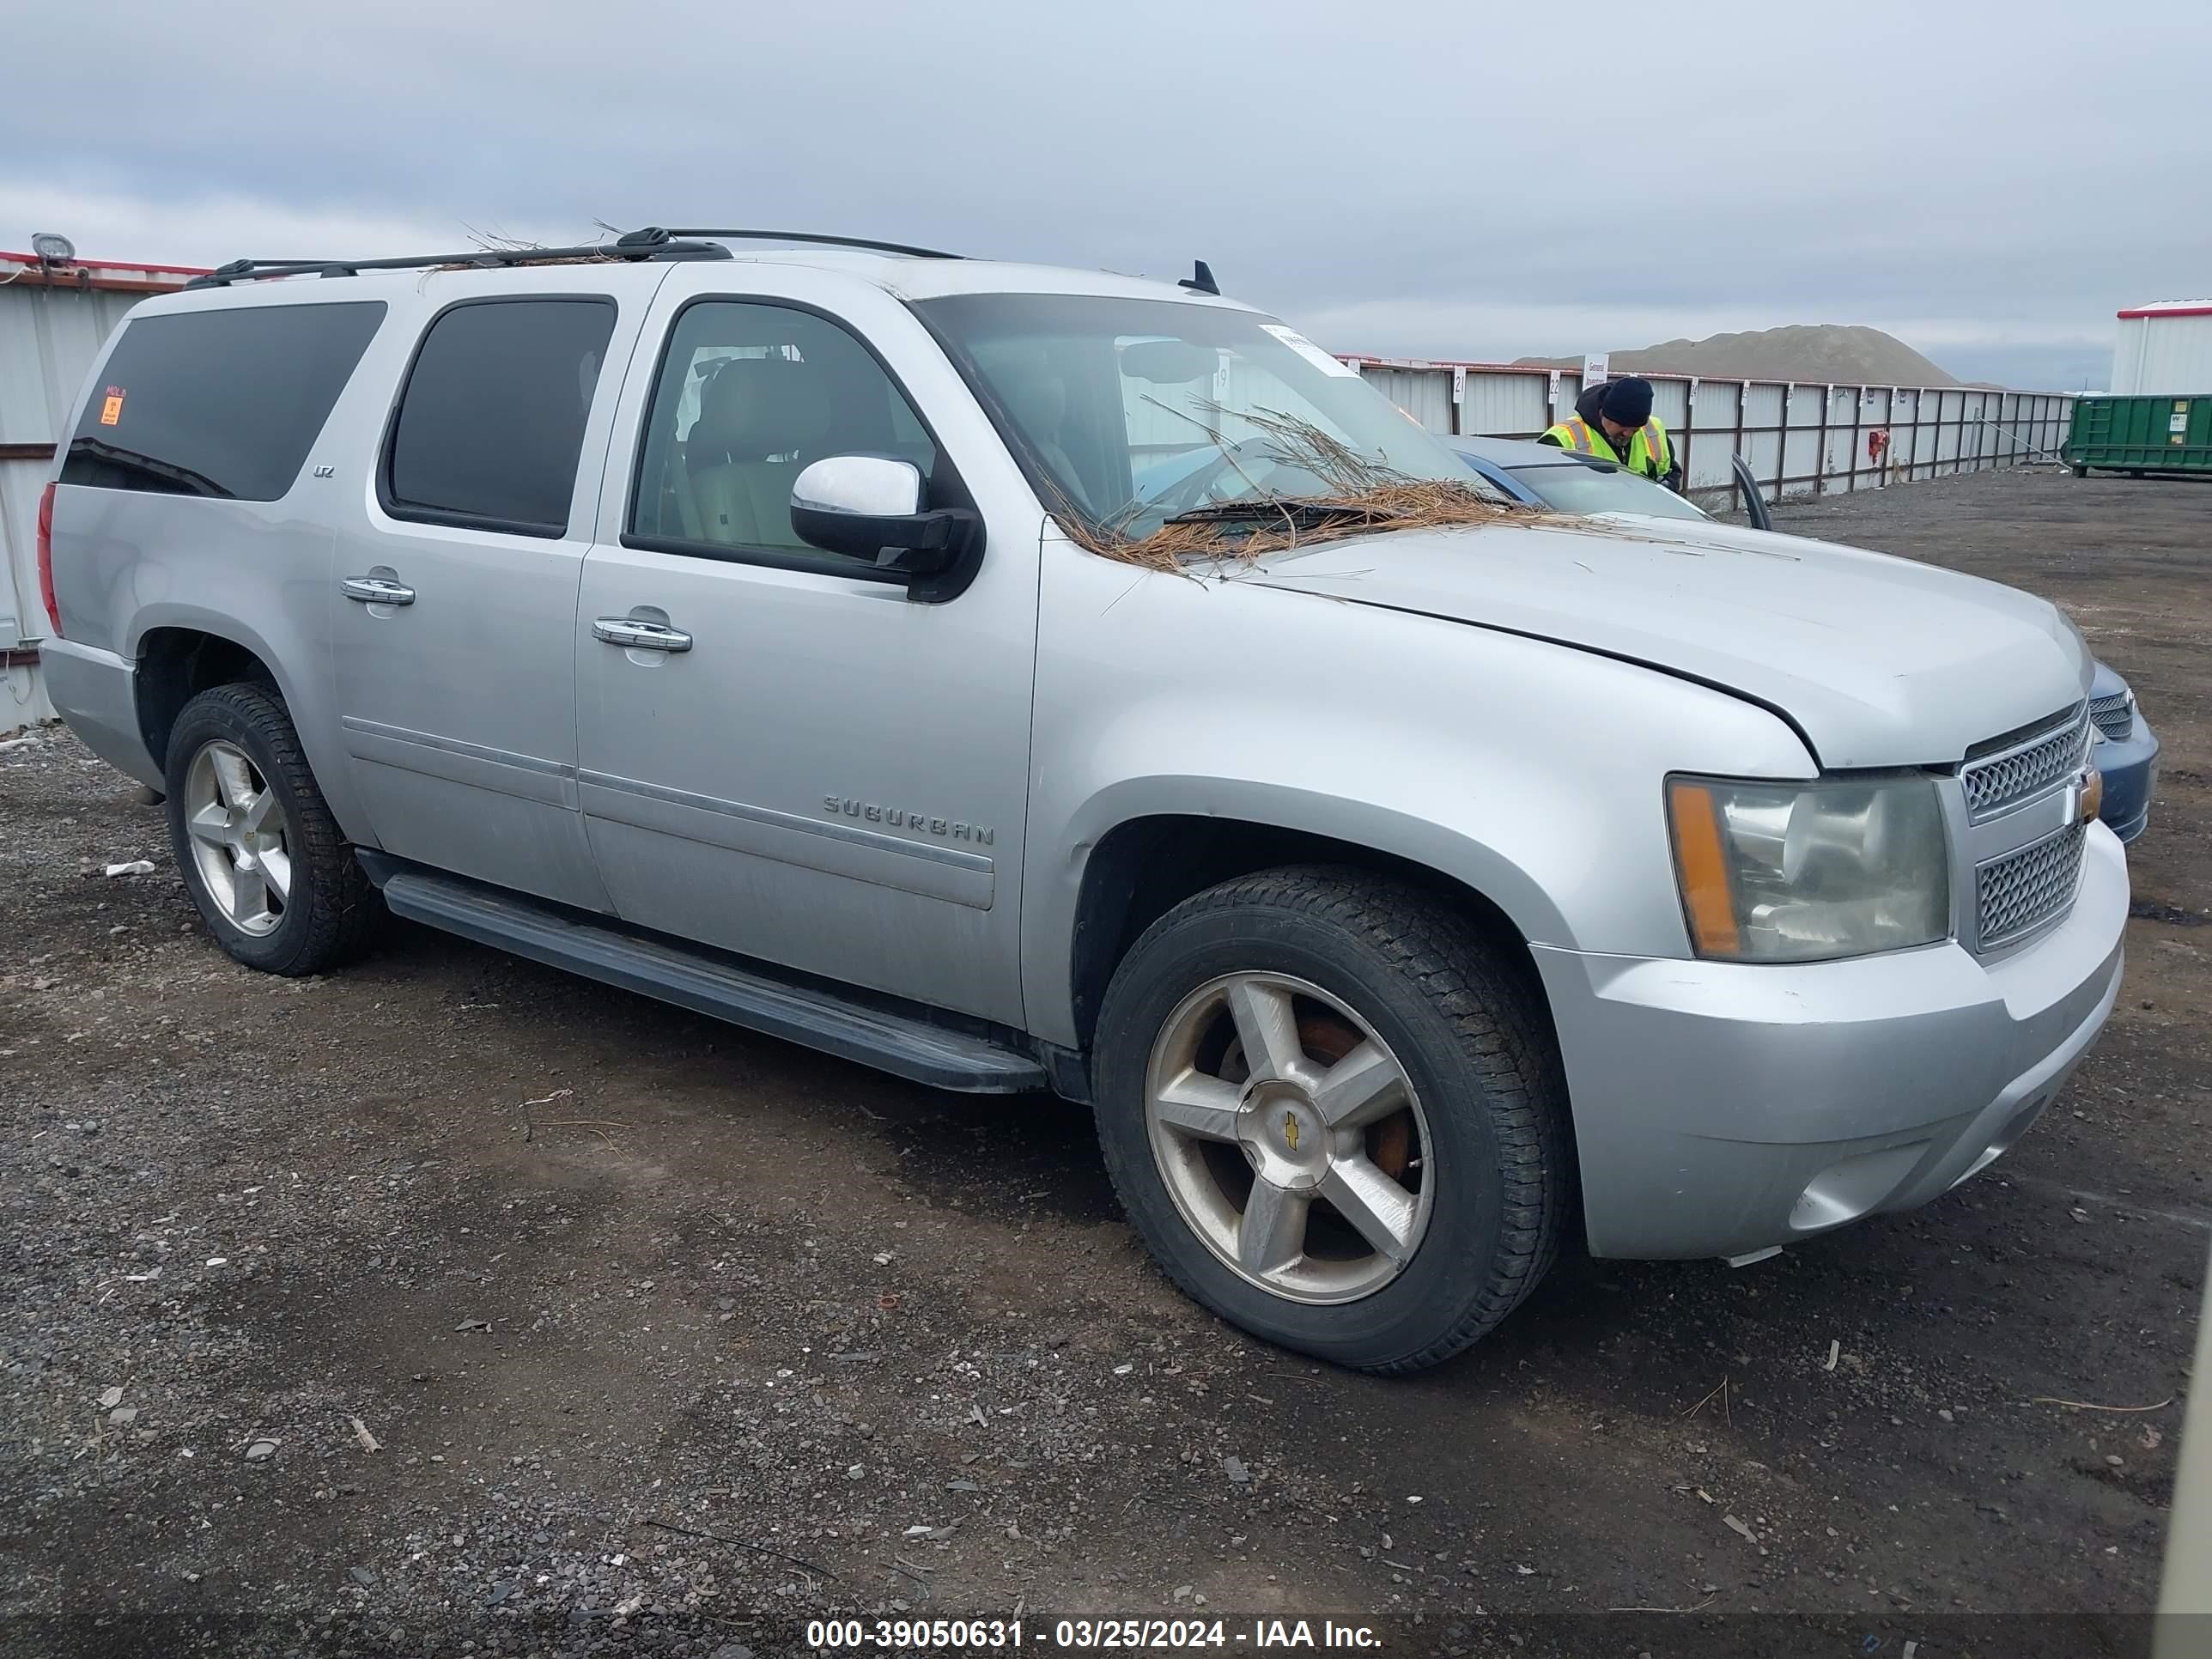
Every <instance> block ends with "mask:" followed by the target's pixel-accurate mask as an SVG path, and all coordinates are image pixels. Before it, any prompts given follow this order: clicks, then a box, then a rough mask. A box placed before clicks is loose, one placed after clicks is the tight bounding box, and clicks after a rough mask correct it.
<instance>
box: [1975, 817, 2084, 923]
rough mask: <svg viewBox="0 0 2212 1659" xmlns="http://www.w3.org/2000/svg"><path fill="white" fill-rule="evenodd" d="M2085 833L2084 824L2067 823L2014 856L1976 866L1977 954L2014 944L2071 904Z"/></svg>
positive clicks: (2011, 854) (2079, 873)
mask: <svg viewBox="0 0 2212 1659" xmlns="http://www.w3.org/2000/svg"><path fill="white" fill-rule="evenodd" d="M2088 833H2089V826H2088V825H2087V824H2086V823H2069V824H2068V825H2067V826H2066V827H2065V828H2064V829H2061V830H2059V831H2058V832H2057V834H2055V835H2049V836H2045V837H2044V838H2043V839H2042V840H2041V841H2035V842H2029V843H2028V844H2027V846H2025V847H2023V848H2021V849H2020V850H2019V851H2018V852H2015V853H2008V854H2005V855H2004V856H2003V857H2002V858H1997V859H1991V860H1990V861H1989V862H1988V863H1987V864H1984V865H1978V866H1976V867H1975V870H1974V903H1975V908H1976V912H1977V914H1978V917H1979V921H1980V926H1979V928H1978V933H1979V935H1980V943H1981V947H1982V949H1984V951H1986V950H1990V949H1991V948H1992V947H1994V946H1996V945H2002V944H2004V943H2006V942H2007V941H2008V940H2010V939H2018V938H2019V937H2020V936H2021V934H2022V933H2027V932H2029V931H2030V930H2032V929H2033V928H2034V927H2037V926H2038V925H2039V924H2040V923H2043V922H2045V921H2050V920H2051V918H2052V917H2053V916H2056V915H2061V914H2063V912H2064V911H2065V909H2066V908H2067V907H2068V906H2069V905H2070V904H2071V903H2073V902H2074V888H2075V883H2076V882H2078V881H2079V880H2080V879H2081V846H2082V842H2083V841H2084V840H2085V839H2086V838H2087V836H2088Z"/></svg>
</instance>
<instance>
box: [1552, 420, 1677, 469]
mask: <svg viewBox="0 0 2212 1659" xmlns="http://www.w3.org/2000/svg"><path fill="white" fill-rule="evenodd" d="M1545 436H1546V437H1547V438H1549V439H1551V440H1552V441H1553V442H1554V443H1556V444H1558V445H1559V447H1560V448H1562V449H1566V450H1571V451H1573V452H1574V453H1576V454H1577V455H1589V456H1591V457H1593V458H1594V459H1597V460H1601V461H1611V462H1612V463H1613V465H1615V466H1625V467H1626V468H1627V469H1628V470H1629V471H1631V472H1641V473H1642V474H1643V475H1644V477H1647V478H1651V479H1655V480H1657V479H1663V478H1664V477H1666V476H1667V475H1668V473H1669V472H1672V471H1674V451H1673V449H1672V448H1671V447H1669V446H1668V442H1667V428H1665V427H1663V426H1662V425H1661V424H1660V423H1659V417H1658V416H1656V415H1655V416H1652V417H1651V418H1650V420H1648V421H1646V422H1644V424H1643V425H1642V426H1640V427H1638V428H1637V429H1636V431H1635V433H1634V434H1633V435H1632V436H1631V437H1630V438H1629V441H1628V457H1627V459H1626V460H1624V459H1621V457H1620V454H1619V453H1617V452H1615V450H1614V449H1613V443H1612V441H1611V440H1610V439H1608V438H1607V436H1606V435H1605V430H1604V428H1601V427H1595V426H1592V425H1590V423H1589V422H1587V421H1585V420H1583V417H1582V416H1579V415H1570V416H1567V418H1566V419H1565V420H1564V421H1561V422H1559V424H1558V425H1557V426H1555V427H1553V428H1552V429H1551V430H1550V431H1549V432H1547V433H1546V434H1545Z"/></svg>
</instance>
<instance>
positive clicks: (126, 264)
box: [0, 249, 215, 276]
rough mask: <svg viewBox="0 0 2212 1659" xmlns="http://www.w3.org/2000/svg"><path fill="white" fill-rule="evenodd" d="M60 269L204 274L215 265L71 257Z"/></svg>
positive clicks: (17, 256)
mask: <svg viewBox="0 0 2212 1659" xmlns="http://www.w3.org/2000/svg"><path fill="white" fill-rule="evenodd" d="M0 259H13V260H14V261H15V263H16V264H19V265H35V264H39V263H40V260H39V256H38V255H37V254H35V253H9V252H7V251H6V250H5V249H0ZM55 269H56V270H155V271H160V272H161V273H162V274H163V275H165V276H206V275H207V274H208V272H210V270H214V269H215V267H214V266H213V265H149V264H143V263H142V262H140V261H138V260H136V259H70V260H68V261H65V262H64V263H63V264H59V265H57V266H56V267H55Z"/></svg>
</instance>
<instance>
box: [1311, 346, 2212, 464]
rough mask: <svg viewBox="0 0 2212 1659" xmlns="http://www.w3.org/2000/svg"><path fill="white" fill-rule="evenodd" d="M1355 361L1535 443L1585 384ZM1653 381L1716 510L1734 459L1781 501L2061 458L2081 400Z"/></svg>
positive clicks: (1381, 382)
mask: <svg viewBox="0 0 2212 1659" xmlns="http://www.w3.org/2000/svg"><path fill="white" fill-rule="evenodd" d="M2204 320H2205V321H2206V322H2207V323H2212V317H2208V318H2206V319H2204ZM1345 361H1346V362H1349V363H1353V364H1356V365H1358V368H1359V371H1360V373H1361V374H1362V375H1364V377H1365V378H1366V379H1367V380H1368V381H1369V382H1370V384H1372V385H1373V386H1376V388H1377V389H1379V390H1380V391H1381V392H1383V395H1384V396H1386V397H1388V398H1389V399H1390V401H1391V402H1393V403H1395V404H1397V405H1398V407H1399V408H1401V409H1402V410H1405V411H1406V412H1407V414H1409V415H1411V416H1413V417H1414V418H1415V419H1416V420H1418V421H1419V422H1421V424H1422V425H1424V426H1425V427H1427V428H1429V429H1430V430H1431V432H1439V433H1444V434H1454V433H1458V434H1465V435H1473V436H1479V437H1486V438H1533V437H1534V436H1536V435H1538V434H1539V433H1541V432H1542V431H1543V430H1544V429H1545V428H1547V427H1548V426H1550V425H1551V424H1552V423H1553V422H1554V421H1556V420H1558V419H1559V418H1560V417H1561V416H1565V415H1566V414H1568V413H1570V412H1571V411H1572V410H1573V408H1574V404H1575V398H1577V395H1579V394H1580V392H1581V391H1582V378H1581V376H1580V375H1578V374H1571V373H1568V372H1565V371H1564V370H1553V369H1545V368H1512V367H1507V366H1504V365H1499V364H1491V363H1438V362H1421V361H1418V360H1408V359H1402V358H1380V357H1346V359H1345ZM1644 378H1645V379H1646V380H1650V382H1651V390H1652V393H1653V397H1652V412H1653V413H1654V414H1656V416H1658V417H1659V418H1660V419H1661V420H1662V421H1663V422H1666V425H1667V429H1668V433H1669V434H1671V435H1672V436H1673V438H1674V453H1675V454H1676V456H1677V457H1678V458H1679V459H1680V460H1681V462H1682V465H1683V477H1684V481H1685V483H1686V486H1687V488H1688V489H1689V490H1690V492H1691V494H1692V495H1696V496H1699V497H1700V498H1701V499H1704V500H1705V501H1706V504H1707V505H1709V506H1711V505H1725V504H1726V503H1725V502H1724V501H1721V499H1720V498H1721V497H1722V496H1723V495H1727V494H1729V493H1730V492H1731V491H1732V489H1733V476H1734V475H1733V471H1732V469H1731V467H1730V465H1729V458H1730V457H1731V456H1734V455H1741V456H1742V457H1743V458H1744V459H1745V460H1746V461H1747V463H1749V465H1750V466H1751V470H1752V473H1753V477H1756V478H1758V480H1759V483H1760V484H1761V485H1762V486H1763V488H1764V489H1765V494H1766V495H1767V496H1768V498H1769V499H1770V500H1779V499H1781V498H1782V497H1783V496H1785V495H1822V494H1826V492H1828V491H1830V490H1836V489H1845V490H1849V489H1875V488H1879V487H1880V486H1881V485H1883V484H1887V483H1904V482H1905V481H1906V480H1908V479H1912V478H1934V477H1947V476H1948V475H1949V474H1952V473H1954V472H1978V471H1985V470H1987V469H1990V468H1993V467H2002V466H2017V465H2020V464H2021V463H2022V462H2024V461H2034V460H2037V459H2056V452H2057V448H2058V445H2059V441H2060V440H2062V439H2063V438H2064V437H2065V435H2066V428H2067V424H2068V422H2069V421H2070V420H2071V419H2072V416H2073V410H2074V400H2073V399H2072V398H2069V397H2066V396H2063V395H2061V394H2058V393H2055V392H1983V391H1978V390H1975V389H1973V388H1971V387H1965V386H1830V385H1827V384H1826V383H1825V382H1821V381H1804V380H1800V381H1796V382H1789V383H1785V382H1783V381H1779V380H1699V379H1692V378H1691V377H1689V376H1687V375H1679V374H1649V375H1646V376H1645V377H1644ZM2208 386H2212V381H2208Z"/></svg>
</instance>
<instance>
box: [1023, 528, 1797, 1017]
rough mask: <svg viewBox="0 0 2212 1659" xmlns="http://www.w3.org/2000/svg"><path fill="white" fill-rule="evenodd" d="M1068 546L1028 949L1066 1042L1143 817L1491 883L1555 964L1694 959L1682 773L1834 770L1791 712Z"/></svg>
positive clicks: (1046, 581)
mask: <svg viewBox="0 0 2212 1659" xmlns="http://www.w3.org/2000/svg"><path fill="white" fill-rule="evenodd" d="M1045 553H1046V557H1045V567H1046V568H1045V572H1044V577H1043V592H1042V602H1043V616H1042V628H1041V629H1040V646H1039V653H1038V667H1037V698H1036V740H1035V742H1034V744H1033V745H1032V761H1031V773H1030V817H1029V842H1028V850H1027V860H1026V866H1025V872H1024V897H1023V921H1022V939H1023V974H1024V1001H1025V1006H1026V1008H1027V1010H1028V1016H1029V1023H1030V1029H1031V1030H1033V1031H1035V1032H1036V1034H1037V1035H1038V1036H1043V1037H1046V1038H1048V1039H1049V1040H1051V1041H1054V1042H1061V1043H1066V1044H1069V1045H1073V1043H1074V1042H1075V1041H1076V1036H1077V1032H1078V1030H1079V1021H1078V1019H1077V1018H1076V1014H1075V1010H1074V1006H1073V1001H1074V998H1073V962H1074V956H1075V949H1074V927H1075V923H1076V920H1077V916H1078V914H1079V908H1080V903H1081V898H1082V890H1083V882H1084V874H1085V869H1086V868H1087V867H1088V865H1089V861H1090V860H1091V856H1092V854H1095V853H1096V851H1097V848H1098V847H1099V846H1100V844H1101V843H1102V842H1103V841H1104V840H1105V839H1106V837H1107V836H1109V835H1110V834H1111V833H1112V832H1113V831H1114V829H1115V828H1116V827H1118V826H1120V825H1121V824H1125V823H1131V822H1133V821H1135V820H1137V819H1140V818H1146V817H1157V816H1160V815H1164V814H1173V815H1179V816H1191V817H1212V818H1220V819H1225V820H1233V821H1236V822H1239V823H1250V824H1254V825H1259V826H1265V827H1267V828H1270V829H1288V830H1296V831H1300V832H1303V833H1305V834H1310V835H1315V836H1327V837H1329V838H1331V839H1333V840H1336V841H1340V842H1348V843H1350V844H1352V845H1353V846H1355V847H1361V848H1373V849H1375V850H1376V851H1377V852H1380V853H1383V854H1389V855H1390V856H1391V857H1393V858H1395V859H1401V860H1407V861H1409V862H1412V863H1413V864H1416V865H1419V866H1422V867H1424V868H1426V869H1429V870H1432V871H1435V872H1437V873H1438V874H1440V875H1442V876H1444V877H1446V878H1449V879H1451V880H1453V881H1455V882H1458V883H1460V884H1462V885H1464V886H1466V887H1468V888H1470V889H1472V890H1474V891H1475V892H1478V893H1480V894H1481V895H1482V896H1484V897H1485V898H1486V899H1487V900H1489V901H1490V902H1492V904H1494V905H1496V906H1497V907H1498V909H1499V910H1501V911H1502V912H1504V915H1506V917H1507V918H1508V919H1509V920H1510V921H1512V923H1513V924H1514V926H1515V927H1517V928H1518V929H1519V930H1520V932H1521V933H1522V937H1523V938H1524V939H1527V940H1528V942H1529V943H1530V944H1532V945H1555V946H1559V947H1560V948H1563V949H1569V950H1582V951H1618V952H1621V953H1623V954H1631V955H1642V956H1662V957H1663V956H1686V955H1687V954H1688V953H1689V945H1688V939H1687V937H1686V931H1685V929H1684V926H1683V921H1682V915H1681V906H1680V899H1679V897H1678V896H1677V890H1676V886H1675V881H1674V869H1673V862H1672V854H1671V853H1670V851H1669V848H1668V833H1667V825H1666V819H1665V806H1664V799H1663V782H1664V779H1665V777H1666V775H1667V774H1668V773H1669V772H1671V771H1697V772H1712V773H1721V774H1733V775H1745V776H1771V777H1793V776H1794V777H1806V776H1811V775H1814V771H1815V768H1814V763H1813V760H1812V757H1810V756H1809V755H1808V754H1807V753H1806V751H1805V749H1804V746H1803V744H1802V742H1800V741H1799V739H1798V738H1796V734H1795V733H1793V732H1791V731H1790V728H1789V727H1788V726H1786V725H1784V722H1783V721H1782V720H1779V719H1778V718H1777V717H1776V716H1775V715H1774V714H1771V712H1769V711H1767V710H1765V709H1764V708H1759V707H1757V706H1755V705H1753V704H1752V703H1749V702H1744V701H1743V700H1742V699H1741V698H1738V697H1735V696H1731V695H1729V693H1727V692H1724V691H1721V690H1715V689H1713V688H1711V687H1710V686H1705V685H1702V684H1693V683H1692V682H1689V681H1685V680H1681V679H1678V678H1674V677H1672V676H1669V675H1667V674H1664V673H1661V672H1659V671H1655V670H1651V669H1649V668H1644V667H1641V666H1639V665H1635V664H1631V663H1625V662H1620V661H1618V660H1615V659H1612V658H1607V657H1601V656H1597V655H1595V654H1593V653H1588V652H1583V651H1579V650H1577V649H1575V648H1573V647H1568V646H1563V645H1558V644H1555V643H1553V642H1550V641H1542V640H1532V639H1528V638H1525V637H1522V636H1519V635H1509V634H1504V633H1499V632H1496V631H1493V630H1490V629H1483V628H1480V627H1476V626H1470V625H1468V624H1467V623H1459V622H1453V621H1448V620H1443V619H1439V618H1437V617H1427V616H1420V615H1414V614H1409V613H1407V612H1402V611H1385V610H1383V609H1381V608H1379V607H1373V606H1366V605H1355V604H1347V603H1345V602H1343V601H1342V600H1340V599H1325V598H1321V597H1317V596H1315V595H1313V594H1310V593H1297V592H1285V591H1282V590H1280V589H1277V588H1272V587H1261V586H1258V585H1257V584H1255V583H1250V582H1243V581H1239V580H1235V579H1233V578H1231V579H1229V580H1213V581H1202V580H1192V579H1191V578H1189V577H1188V576H1183V575H1176V574H1156V573H1152V572H1148V571H1139V570H1135V569H1132V568H1130V567H1128V566H1127V565H1121V564H1117V563H1114V562H1110V561H1108V560H1104V559H1100V558H1097V557H1096V556H1091V555H1089V554H1085V553H1080V552H1079V551H1077V550H1074V549H1073V548H1071V547H1067V546H1065V545H1053V544H1048V546H1047V548H1046V550H1045ZM1387 556H1389V555H1388V544H1387V541H1380V540H1378V543H1377V544H1376V557H1377V558H1384V557H1387Z"/></svg>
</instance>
